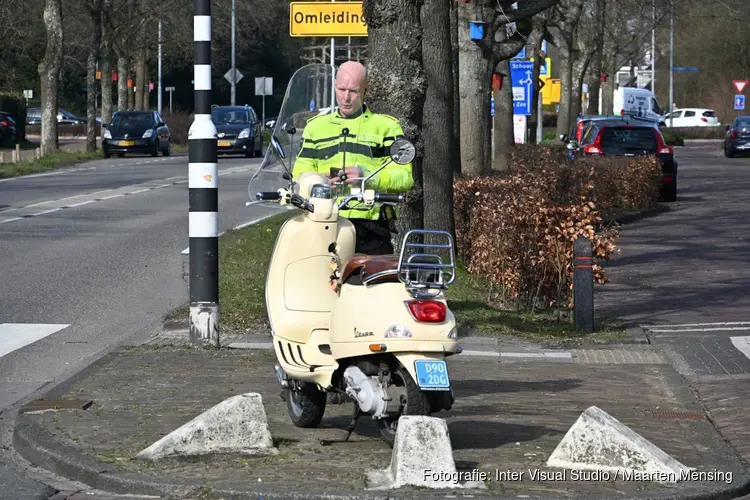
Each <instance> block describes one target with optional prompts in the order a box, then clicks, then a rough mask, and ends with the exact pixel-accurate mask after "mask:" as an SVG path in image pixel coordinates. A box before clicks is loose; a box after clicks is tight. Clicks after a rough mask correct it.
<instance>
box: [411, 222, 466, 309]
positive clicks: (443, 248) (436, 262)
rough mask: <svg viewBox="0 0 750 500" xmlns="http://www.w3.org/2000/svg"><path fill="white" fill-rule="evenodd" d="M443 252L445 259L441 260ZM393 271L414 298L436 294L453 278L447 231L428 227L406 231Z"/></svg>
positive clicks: (452, 264) (451, 241) (452, 252)
mask: <svg viewBox="0 0 750 500" xmlns="http://www.w3.org/2000/svg"><path fill="white" fill-rule="evenodd" d="M427 242H428V243H427ZM446 254H447V255H446ZM444 256H445V257H447V260H448V263H445V262H444V260H443V257H444ZM397 273H398V280H399V281H400V282H401V283H403V284H404V285H406V289H407V290H408V291H409V293H410V294H411V295H412V296H413V297H414V298H421V297H426V298H429V297H435V296H437V295H439V294H440V293H441V292H442V291H443V290H445V289H446V288H448V286H449V285H451V284H452V283H453V281H455V279H456V258H455V251H454V245H453V237H452V236H451V234H450V233H448V232H446V231H434V230H428V229H413V230H411V231H409V232H408V233H406V236H404V241H403V243H402V244H401V253H400V255H399V259H398V270H397Z"/></svg>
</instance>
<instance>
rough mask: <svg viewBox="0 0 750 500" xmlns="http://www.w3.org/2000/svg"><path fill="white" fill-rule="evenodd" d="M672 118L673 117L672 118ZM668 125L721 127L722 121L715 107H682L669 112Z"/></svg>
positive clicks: (666, 120)
mask: <svg viewBox="0 0 750 500" xmlns="http://www.w3.org/2000/svg"><path fill="white" fill-rule="evenodd" d="M670 118H671V119H670ZM664 122H665V123H666V124H667V127H720V126H721V122H720V121H719V118H718V117H717V116H716V113H714V110H713V109H706V108H682V109H673V110H672V114H671V115H670V114H669V113H667V117H666V119H665V120H664Z"/></svg>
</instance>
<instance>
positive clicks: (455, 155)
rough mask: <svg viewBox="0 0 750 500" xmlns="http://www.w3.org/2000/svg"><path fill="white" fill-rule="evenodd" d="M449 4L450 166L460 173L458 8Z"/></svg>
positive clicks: (453, 4) (453, 3)
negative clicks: (450, 83) (450, 76)
mask: <svg viewBox="0 0 750 500" xmlns="http://www.w3.org/2000/svg"><path fill="white" fill-rule="evenodd" d="M456 5H457V3H456V2H451V27H450V28H451V33H450V36H451V59H452V62H451V73H452V75H453V134H452V137H451V165H453V172H455V173H456V174H460V173H461V120H460V116H461V98H460V96H459V93H458V71H459V62H458V8H457V7H456Z"/></svg>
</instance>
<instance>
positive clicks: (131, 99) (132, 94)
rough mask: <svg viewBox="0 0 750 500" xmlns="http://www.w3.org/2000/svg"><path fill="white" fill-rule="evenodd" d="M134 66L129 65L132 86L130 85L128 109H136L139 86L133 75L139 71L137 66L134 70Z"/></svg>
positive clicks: (129, 77)
mask: <svg viewBox="0 0 750 500" xmlns="http://www.w3.org/2000/svg"><path fill="white" fill-rule="evenodd" d="M133 69H134V68H133V66H131V65H128V79H129V80H130V87H128V109H129V110H135V89H136V87H137V85H136V80H135V78H133V76H134V75H135V74H136V72H137V71H138V68H137V67H136V68H135V71H133Z"/></svg>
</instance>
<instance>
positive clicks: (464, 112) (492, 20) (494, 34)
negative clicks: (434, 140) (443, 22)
mask: <svg viewBox="0 0 750 500" xmlns="http://www.w3.org/2000/svg"><path fill="white" fill-rule="evenodd" d="M557 1H558V0H525V1H519V2H515V1H513V0H479V1H477V2H475V3H474V2H473V3H463V2H462V3H460V4H459V5H458V45H459V88H460V90H459V92H460V94H459V95H460V99H461V104H460V117H461V118H460V120H461V172H462V173H464V174H467V175H482V174H485V173H487V172H489V170H490V169H491V164H492V163H491V154H490V153H491V150H490V148H491V136H490V123H491V121H490V109H489V100H490V82H491V79H492V73H493V72H494V70H495V68H496V67H497V64H498V63H499V62H500V61H503V60H505V59H509V58H511V57H513V56H514V55H515V54H517V53H518V52H520V50H521V49H522V48H523V47H524V45H525V44H526V39H527V38H528V36H529V35H530V33H531V30H532V22H531V17H532V16H534V15H535V14H537V13H539V12H541V11H543V10H545V9H548V8H550V7H551V6H552V5H554V4H555V3H556V2H557ZM516 6H517V8H516ZM476 20H479V21H480V22H481V23H482V24H483V26H484V30H485V33H484V38H482V39H480V40H472V39H471V37H470V24H471V22H474V21H476ZM506 26H507V27H508V30H509V31H510V34H508V31H506V32H505V34H503V33H499V30H501V29H502V30H506ZM508 76H509V75H508Z"/></svg>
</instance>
